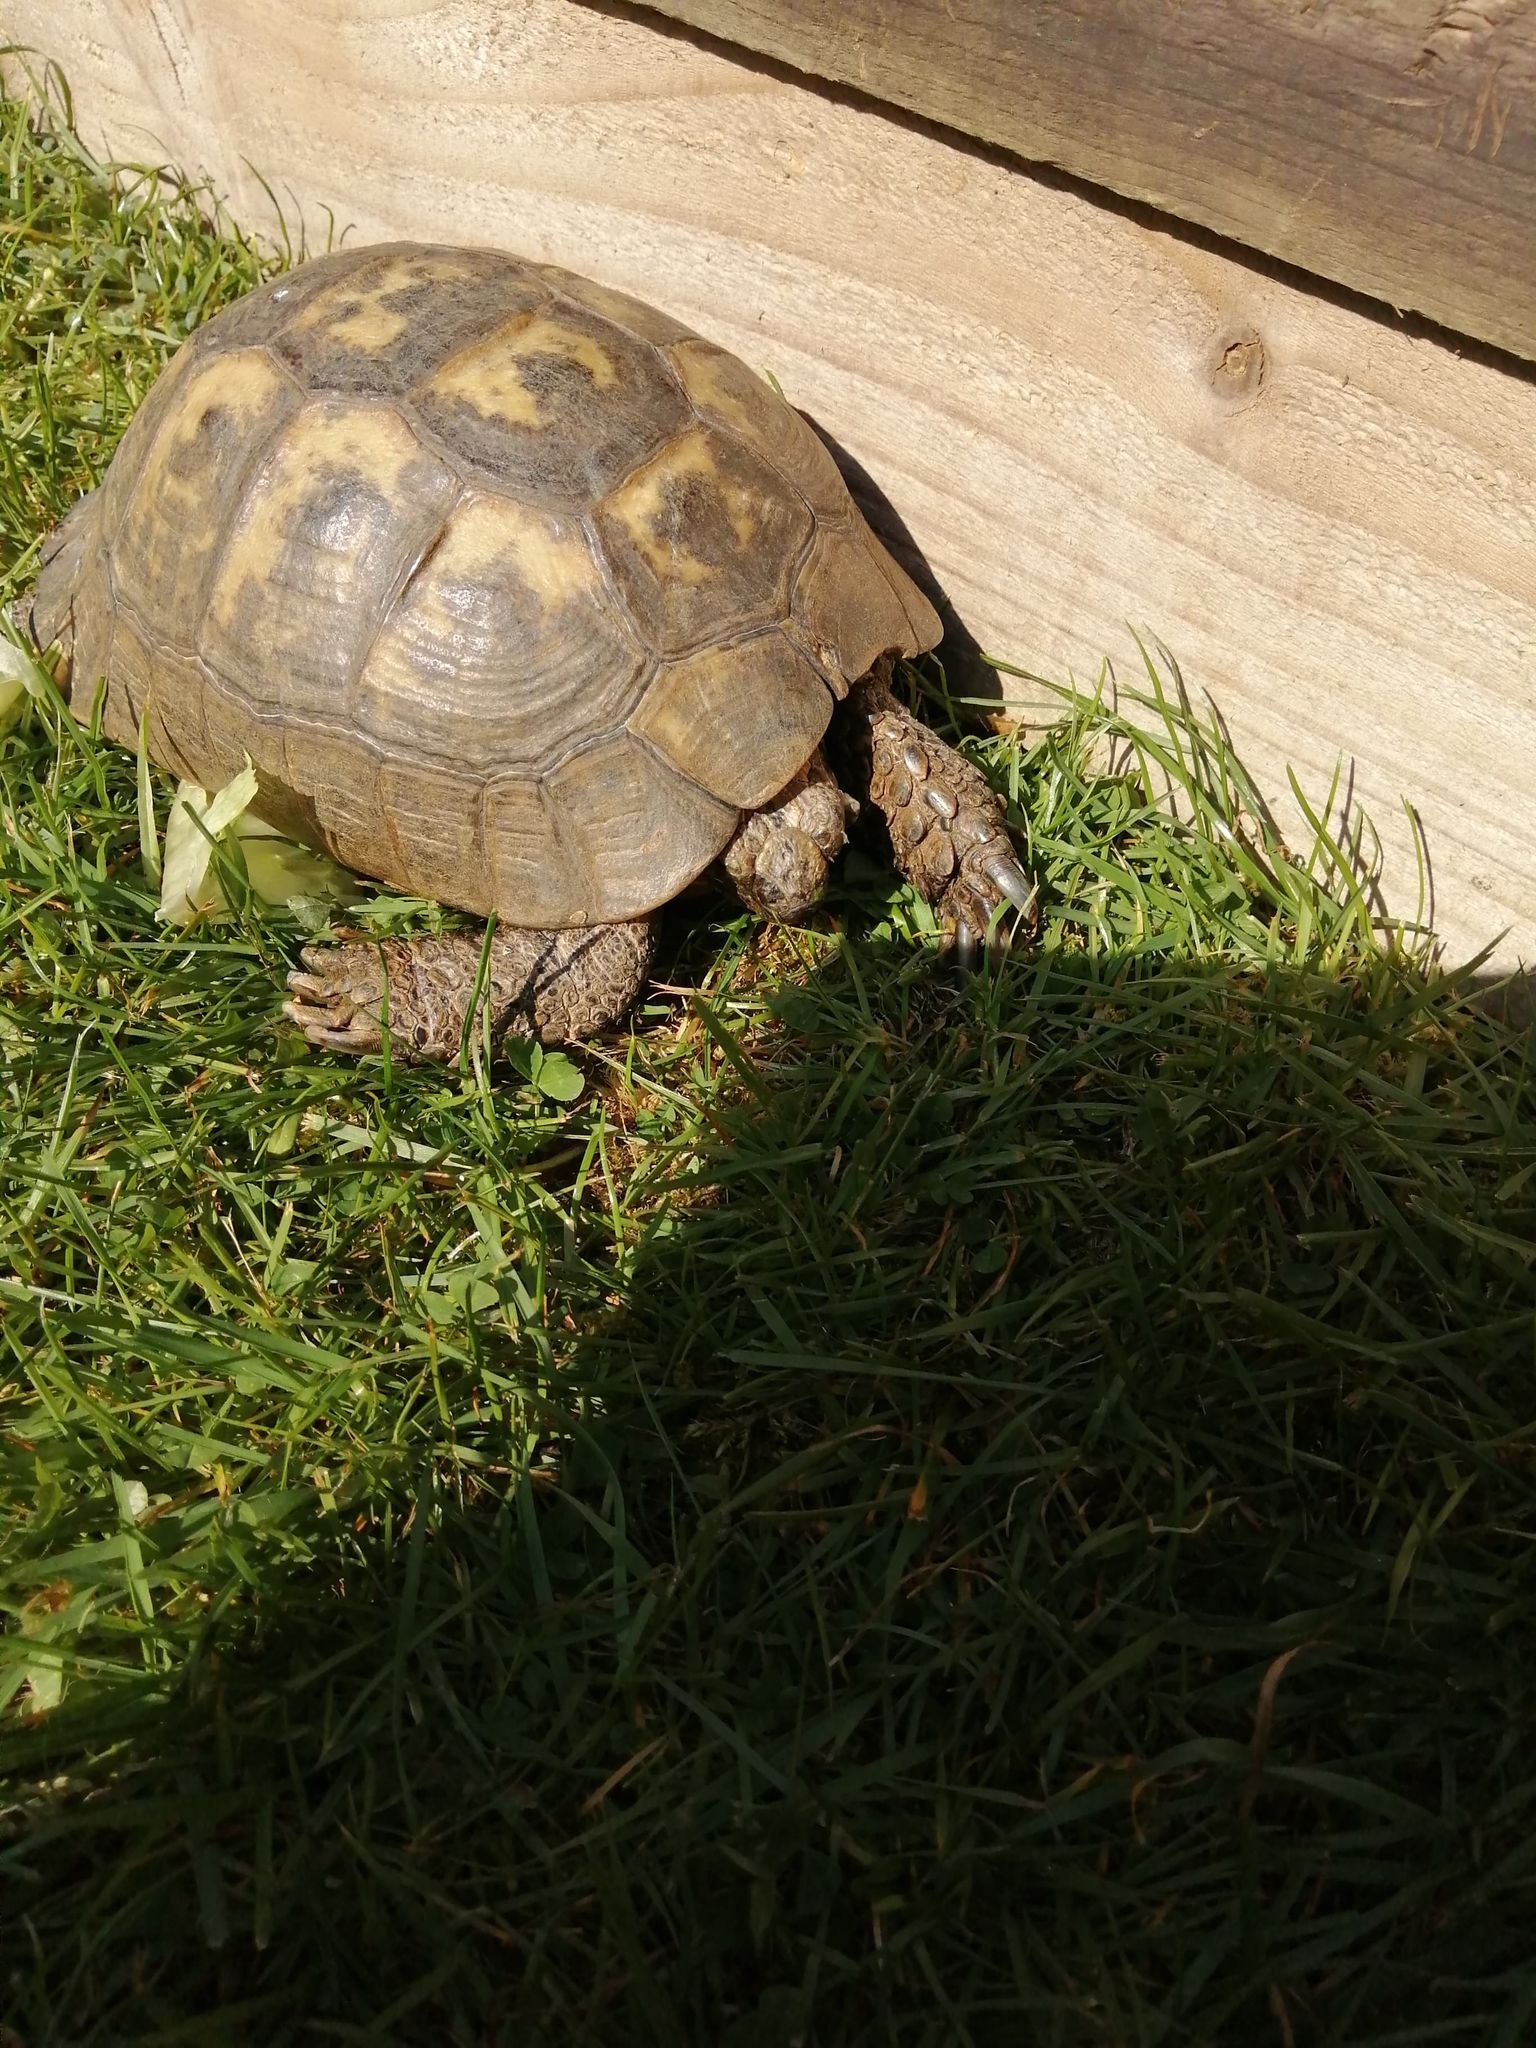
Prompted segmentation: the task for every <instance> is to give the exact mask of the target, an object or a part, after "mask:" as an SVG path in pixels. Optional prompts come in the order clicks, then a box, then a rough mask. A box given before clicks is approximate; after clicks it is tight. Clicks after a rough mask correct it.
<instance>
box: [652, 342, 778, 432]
mask: <svg viewBox="0 0 1536 2048" xmlns="http://www.w3.org/2000/svg"><path fill="white" fill-rule="evenodd" d="M667 353H668V355H669V356H670V357H671V360H672V367H673V369H675V370H676V372H677V376H678V382H679V383H680V384H681V385H682V387H683V389H684V390H685V391H686V392H687V394H688V396H689V397H690V398H691V399H692V400H693V402H694V404H695V405H697V406H700V407H702V408H703V410H704V411H706V412H716V413H719V415H720V417H721V418H722V419H724V420H726V421H728V422H729V423H730V425H731V426H733V427H735V428H737V429H738V431H739V432H741V433H742V434H744V435H745V436H746V437H747V439H748V440H752V441H759V440H761V439H762V421H761V417H760V413H761V407H760V406H753V405H751V404H749V403H747V402H746V400H745V399H744V398H743V396H742V392H741V389H740V386H739V385H738V384H737V383H736V381H735V380H736V378H740V377H745V376H749V375H750V372H748V371H746V370H744V369H743V368H742V367H741V366H740V365H739V364H737V365H732V364H729V363H727V362H726V361H725V360H724V359H723V358H722V357H720V356H718V355H716V354H715V353H714V352H713V351H712V350H709V349H704V348H700V347H699V346H698V344H697V343H694V342H687V341H684V342H679V343H677V344H676V345H675V346H674V347H672V348H671V349H669V350H668V351H667ZM733 371H734V375H733ZM748 390H749V391H750V390H751V386H750V385H749V386H748ZM756 395H757V394H756V393H753V396H756ZM772 396H773V394H772V392H771V391H770V390H769V389H768V387H767V386H766V385H764V386H763V389H762V397H763V398H764V399H769V400H771V399H772Z"/></svg>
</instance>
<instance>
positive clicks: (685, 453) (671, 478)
mask: <svg viewBox="0 0 1536 2048" xmlns="http://www.w3.org/2000/svg"><path fill="white" fill-rule="evenodd" d="M689 477H703V478H707V479H708V480H709V481H710V482H712V483H718V480H719V467H718V465H717V463H716V461H715V457H714V451H713V449H712V448H711V447H710V445H709V436H708V435H707V434H706V433H705V432H704V431H703V429H702V428H699V427H695V428H694V430H693V432H692V433H689V434H684V435H682V436H681V437H680V438H679V439H678V440H676V441H674V442H673V443H672V444H671V446H670V447H668V448H664V449H663V450H662V452H661V454H660V455H658V456H657V458H656V460H655V461H654V462H651V463H647V465H646V466H645V468H644V469H642V470H640V471H639V472H638V473H637V474H636V475H635V476H633V477H631V478H630V480H629V482H628V483H627V484H625V485H624V487H623V488H622V489H621V490H618V491H615V493H614V494H613V496H612V497H611V498H610V499H609V501H608V504H609V509H610V510H611V511H612V513H613V515H614V517H615V518H616V519H617V520H619V521H620V523H621V524H622V525H623V526H624V527H625V528H626V529H627V531H628V533H629V536H630V538H631V540H633V542H634V544H635V546H636V547H637V548H638V549H639V550H640V553H641V554H642V555H643V556H644V557H645V559H646V561H647V562H649V563H650V565H651V567H652V569H654V570H655V572H656V575H657V577H658V579H659V580H660V581H661V582H663V583H690V584H692V583H705V582H707V581H708V580H709V578H710V577H711V576H713V575H714V573H715V571H714V567H713V564H711V563H709V562H701V561H700V560H699V558H698V556H697V555H695V554H693V553H691V552H690V550H689V549H688V548H687V547H686V546H685V545H684V541H683V536H682V534H681V533H680V532H679V531H678V529H677V523H676V521H675V520H674V519H671V518H669V516H668V512H667V486H668V484H670V483H681V482H683V481H685V480H686V479H687V478H689Z"/></svg>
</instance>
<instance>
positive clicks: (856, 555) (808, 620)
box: [790, 505, 942, 697]
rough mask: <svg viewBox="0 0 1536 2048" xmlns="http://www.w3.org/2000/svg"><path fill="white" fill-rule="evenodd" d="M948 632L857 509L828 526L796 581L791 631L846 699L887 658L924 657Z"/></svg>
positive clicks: (820, 530) (818, 534)
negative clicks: (859, 679)
mask: <svg viewBox="0 0 1536 2048" xmlns="http://www.w3.org/2000/svg"><path fill="white" fill-rule="evenodd" d="M902 586H905V588H902ZM941 630H942V629H941V627H940V624H939V618H938V614H937V613H936V612H935V611H934V609H933V607H932V605H930V604H929V602H928V600H927V599H926V598H925V597H924V596H923V594H922V592H921V591H920V590H918V589H917V587H916V585H915V584H913V583H912V582H911V581H910V579H909V578H908V577H906V576H905V575H904V574H903V573H902V571H901V570H900V569H899V568H897V566H896V564H895V563H894V562H892V561H891V560H890V557H889V556H888V555H886V553H885V550H884V549H883V548H882V547H881V546H880V543H879V541H877V540H876V539H875V537H874V535H873V534H872V533H871V532H870V531H869V529H868V527H867V526H866V525H865V524H864V521H863V519H862V518H861V517H860V516H859V514H858V512H857V511H856V510H855V509H854V508H853V506H852V505H850V506H849V508H848V512H847V514H846V515H845V517H844V518H842V519H840V520H830V519H828V520H823V521H821V522H820V524H819V525H818V526H817V529H816V539H815V541H814V543H813V544H812V547H811V552H810V555H809V557H808V558H807V560H806V562H805V565H804V567H803V568H802V569H801V571H800V574H799V576H798V577H797V578H796V581H795V591H794V601H793V606H792V611H791V625H790V631H791V632H792V634H793V635H794V637H795V638H796V639H797V640H798V641H799V642H800V643H801V645H802V646H804V647H805V649H806V650H807V652H808V653H809V654H810V655H811V656H812V658H813V659H814V660H815V662H816V663H817V666H818V667H819V668H820V669H821V670H822V672H823V673H824V674H825V675H826V676H827V678H828V681H829V682H830V683H831V685H832V687H833V689H835V690H836V691H837V694H838V695H839V696H840V697H841V696H843V695H844V694H846V691H847V688H848V685H849V684H850V683H853V682H857V680H858V678H859V677H860V676H862V675H864V674H865V673H866V672H867V671H868V670H869V668H871V667H872V665H873V664H874V663H875V662H876V661H878V660H879V658H880V657H881V655H882V654H892V653H894V654H919V653H921V652H922V651H923V649H924V648H926V647H932V646H933V645H934V644H935V643H936V642H937V640H938V638H939V635H940V632H941Z"/></svg>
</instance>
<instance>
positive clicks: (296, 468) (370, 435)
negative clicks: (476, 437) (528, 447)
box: [210, 407, 422, 626]
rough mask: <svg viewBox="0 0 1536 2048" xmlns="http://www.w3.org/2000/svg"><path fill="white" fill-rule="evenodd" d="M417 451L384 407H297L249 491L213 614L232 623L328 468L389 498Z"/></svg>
mask: <svg viewBox="0 0 1536 2048" xmlns="http://www.w3.org/2000/svg"><path fill="white" fill-rule="evenodd" d="M421 455H422V450H421V445H420V443H419V442H418V441H417V439H416V437H415V435H414V434H412V432H411V430H410V429H409V427H407V426H406V424H405V422H404V420H402V419H401V418H400V417H399V416H398V414H396V413H392V412H388V411H386V410H385V409H384V408H382V407H368V408H363V407H351V408H348V409H346V410H337V411H321V410H319V409H318V408H312V409H311V410H310V411H308V412H306V413H303V414H301V415H300V417H299V418H298V419H296V420H295V421H294V422H293V424H292V425H291V426H290V427H289V428H288V429H287V431H286V432H285V433H284V434H282V435H280V436H279V438H278V441H277V445H276V446H275V448H274V449H273V450H272V453H271V454H270V455H269V456H268V457H267V460H266V461H265V462H264V463H263V465H262V469H261V474H260V475H259V476H258V477H257V478H256V479H255V482H254V484H253V485H252V486H251V488H250V489H249V490H248V491H247V494H246V501H245V506H244V508H243V510H242V512H241V515H240V519H239V522H238V524H237V525H236V527H235V530H234V532H233V534H232V535H231V536H230V541H229V546H228V547H227V549H226V550H225V556H224V565H223V568H222V570H221V572H220V575H219V580H218V583H217V585H216V587H215V589H214V592H213V596H212V600H211V605H210V609H211V611H212V613H213V616H214V618H215V619H216V620H217V621H218V622H219V623H220V624H222V625H226V626H227V625H228V624H230V622H231V620H232V618H233V614H234V609H235V604H236V600H237V599H238V596H239V592H240V588H241V585H242V584H243V583H244V581H245V579H246V578H247V577H251V578H253V579H254V580H255V581H257V582H265V581H267V580H269V579H270V578H271V576H272V575H273V572H274V571H275V570H276V568H277V565H278V563H279V562H280V561H281V559H282V555H283V550H284V548H285V546H286V545H287V543H288V540H289V538H290V535H291V533H292V529H293V527H294V525H295V523H296V516H297V514H298V513H299V512H300V510H301V508H302V507H303V505H304V504H305V502H306V500H307V499H309V498H310V497H311V496H312V495H313V494H314V493H315V492H316V490H317V488H319V487H320V486H322V485H323V484H324V482H325V480H326V478H327V477H328V476H329V475H331V474H333V473H334V472H336V471H338V470H340V471H343V472H345V473H346V474H347V475H348V476H351V477H355V478H357V479H359V480H360V481H361V482H363V483H365V484H372V485H373V486H375V488H376V489H378V490H379V491H380V492H381V493H382V494H383V495H384V497H385V498H387V499H390V500H391V501H393V500H394V499H395V498H396V496H397V494H398V493H399V491H400V488H401V484H402V481H403V479H404V476H405V472H406V470H407V469H408V468H409V467H410V465H411V463H412V462H415V461H419V460H420V459H421Z"/></svg>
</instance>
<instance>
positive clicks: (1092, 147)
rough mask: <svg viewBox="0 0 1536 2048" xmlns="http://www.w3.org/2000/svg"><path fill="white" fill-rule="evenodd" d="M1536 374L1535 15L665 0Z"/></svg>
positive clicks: (1352, 4) (1381, 1)
mask: <svg viewBox="0 0 1536 2048" xmlns="http://www.w3.org/2000/svg"><path fill="white" fill-rule="evenodd" d="M652 4H653V5H654V8H655V11H656V12H657V13H658V14H662V15H666V16H668V17H670V18H671V19H673V20H676V21H679V22H683V23H686V24H688V25H690V26H692V27H693V28H696V29H703V30H706V31H708V32H710V33H711V34H713V35H716V36H721V37H728V38H730V39H731V40H732V41H733V42H735V43H738V44H740V45H743V46H744V47H745V48H747V49H750V50H755V51H760V52H762V53H764V54H765V55H767V56H770V57H774V58H778V59H780V60H782V61H783V62H784V63H786V64H792V65H794V66H796V67H797V68H799V69H800V70H802V71H806V72H809V73H812V74H814V75H816V76H819V77H822V78H827V79H833V80H836V81H839V82H840V83H843V84H845V85H851V86H856V87H857V88H858V89H859V90H860V91H862V92H867V93H872V94H874V95H875V96H876V97H878V98H879V99H882V100H887V101H890V102H891V103H892V104H893V105H896V106H900V107H905V108H908V109H910V110H911V111H912V112H914V113H917V114H922V115H925V116H926V117H928V118H929V119H930V120H933V121H940V122H943V123H945V124H946V125H947V126H949V127H952V128H956V129H959V130H961V131H962V132H963V133H964V134H967V135H973V136H977V137H979V138H980V139H981V140H982V141H984V142H989V143H995V144H997V145H999V146H1001V147H1002V148H1004V149H1008V150H1012V151H1014V152H1016V153H1017V154H1018V155H1019V156H1021V157H1023V158H1025V159H1027V160H1028V161H1030V162H1035V163H1051V164H1056V165H1059V166H1061V168H1063V169H1064V170H1067V171H1071V172H1073V173H1074V174H1075V175H1077V176H1078V177H1083V178H1089V179H1092V180H1093V181H1094V182H1095V183H1097V184H1102V185H1107V186H1108V187H1110V189H1111V190H1113V191H1115V192H1118V193H1122V194H1124V195H1125V196H1126V197H1128V198H1131V199H1136V200H1143V201H1145V202H1147V203H1148V204H1149V205H1152V206H1156V207H1160V208H1163V209H1165V210H1166V211H1168V212H1170V213H1174V214H1177V215H1178V216H1179V217H1180V218H1181V219H1183V220H1187V221H1196V222H1198V223H1199V224H1200V225H1201V226H1202V227H1206V228H1212V229H1214V230H1215V231H1216V232H1217V233H1218V234H1221V235H1229V236H1231V237H1233V238H1234V239H1235V240H1237V241H1239V242H1242V243H1244V244H1246V245H1248V246H1249V247H1251V248H1254V249H1261V250H1263V251H1265V252H1266V253H1267V254H1268V255H1271V256H1278V257H1280V258H1282V259H1283V260H1284V261H1285V262H1287V263H1295V264H1299V265H1301V266H1302V267H1303V268H1304V269H1307V270H1310V271H1314V272H1316V273H1317V274H1318V275H1319V276H1322V277H1327V278H1331V279H1333V280H1334V281H1335V282H1337V283H1339V284H1343V285H1347V286H1349V287H1350V288H1351V289H1352V290H1355V291H1360V292H1368V293H1370V294H1371V295H1372V296H1373V297H1375V298H1378V299H1382V300H1385V301H1386V303H1387V304H1388V305H1391V306H1397V307H1409V308H1412V309H1413V310H1414V311H1416V312H1419V313H1424V314H1427V315H1429V317H1430V318H1431V319H1433V320H1437V321H1442V322H1444V323H1445V324H1446V325H1447V326H1449V327H1452V328H1454V329H1456V330H1457V331H1459V332H1461V333H1464V334H1469V335H1475V336H1476V337H1477V338H1478V339H1480V340H1482V341H1485V342H1491V343H1493V344H1494V345H1495V346H1496V347H1499V348H1505V349H1512V350H1514V351H1515V352H1517V353H1518V354H1521V355H1524V356H1536V0H1328V4H1327V5H1326V6H1323V5H1318V4H1316V0H1177V4H1173V5H1169V4H1166V0H1163V4H1159V0H837V5H836V6H835V7H829V6H827V5H826V4H825V0H652Z"/></svg>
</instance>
